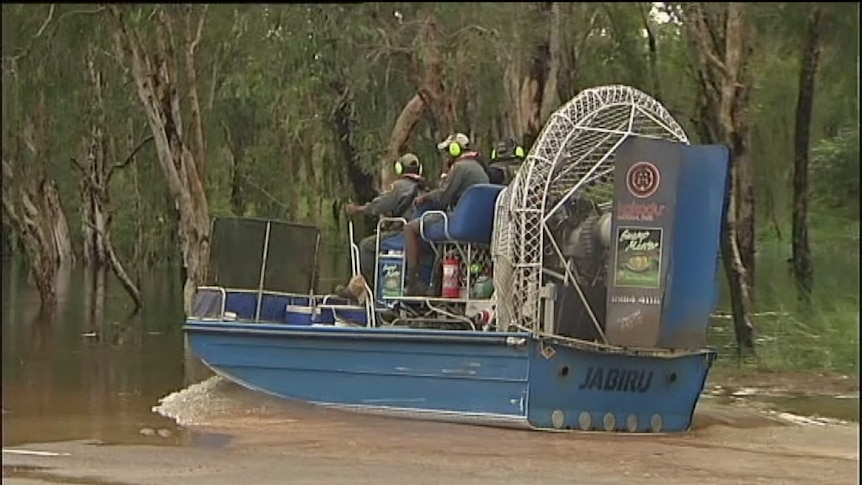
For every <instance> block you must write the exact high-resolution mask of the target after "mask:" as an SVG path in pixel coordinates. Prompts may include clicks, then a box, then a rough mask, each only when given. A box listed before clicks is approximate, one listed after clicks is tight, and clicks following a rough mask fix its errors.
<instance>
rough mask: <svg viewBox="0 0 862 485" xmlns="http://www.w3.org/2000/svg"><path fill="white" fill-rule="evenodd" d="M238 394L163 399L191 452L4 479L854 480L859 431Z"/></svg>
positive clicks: (135, 456)
mask: <svg viewBox="0 0 862 485" xmlns="http://www.w3.org/2000/svg"><path fill="white" fill-rule="evenodd" d="M232 392H234V391H232ZM237 392H238V391H237ZM243 392H245V391H243ZM237 395H238V394H235V395H234V396H232V397H231V398H230V399H233V400H234V401H235V399H236V397H237ZM242 396H243V399H246V400H247V402H245V403H242V402H240V403H237V402H234V401H229V400H228V398H227V397H224V398H220V399H221V400H219V399H215V400H214V399H213V397H212V394H211V393H210V396H209V398H208V399H207V400H205V401H204V400H200V399H197V400H196V399H195V398H191V397H189V396H185V397H184V398H183V399H175V400H174V401H170V400H168V401H167V402H165V403H163V404H162V405H161V408H162V409H161V410H160V412H163V413H167V414H172V415H173V417H174V418H175V419H177V421H179V422H180V423H183V422H186V423H188V422H197V424H195V425H192V426H186V427H185V428H186V429H192V430H193V431H192V432H191V434H190V435H189V438H188V439H186V440H185V446H158V445H114V444H106V443H98V442H87V441H76V442H60V443H51V444H28V445H20V446H15V447H10V448H13V449H14V450H29V451H43V452H51V453H56V454H57V455H48V456H36V455H24V454H15V453H9V452H8V450H6V449H4V453H3V475H4V479H3V483H13V484H14V483H19V484H22V485H25V484H34V483H96V484H99V483H124V484H125V483H127V484H150V483H152V484H163V483H183V484H191V485H195V484H207V485H210V484H213V485H215V484H231V485H235V484H237V483H248V484H321V483H325V484H342V483H344V484H372V483H373V484H402V483H409V484H455V483H457V484H497V483H530V484H559V483H578V484H585V485H590V484H640V483H662V484H671V485H673V484H679V485H682V484H686V485H689V484H693V483H697V484H755V483H770V484H771V483H776V484H797V483H798V484H855V483H859V479H858V477H859V451H858V450H859V447H858V442H859V426H858V425H857V424H852V425H849V424H822V423H820V424H806V425H800V424H789V423H787V422H785V421H782V420H780V419H778V418H776V417H771V416H768V415H766V414H764V413H763V412H761V411H755V410H750V409H744V408H740V407H734V406H729V405H725V404H719V403H717V402H714V401H712V400H710V399H704V400H702V404H701V405H700V406H699V408H698V413H697V418H696V424H695V427H694V430H693V431H692V432H690V433H687V434H684V435H665V436H656V435H652V436H650V435H606V434H600V433H547V432H536V431H520V430H507V429H497V428H488V427H480V426H467V425H455V424H443V423H433V422H423V421H412V420H403V419H395V418H385V417H379V416H368V415H359V414H354V413H348V412H343V411H336V410H329V409H321V408H316V407H310V406H303V405H295V404H289V405H287V404H283V403H281V402H274V401H273V400H271V399H269V398H266V397H261V396H260V395H256V394H253V393H247V394H243V395H242ZM241 408H242V409H243V410H242V411H240V409H241Z"/></svg>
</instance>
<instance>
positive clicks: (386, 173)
mask: <svg viewBox="0 0 862 485" xmlns="http://www.w3.org/2000/svg"><path fill="white" fill-rule="evenodd" d="M419 38H420V39H421V44H420V46H419V48H417V49H416V50H415V51H414V53H413V54H411V56H410V58H409V64H408V72H407V78H408V79H409V80H410V82H411V83H412V84H413V86H415V87H416V94H415V95H413V97H411V98H410V100H409V101H408V102H407V104H406V105H404V108H403V109H402V110H401V113H400V114H399V115H398V119H396V120H395V125H394V126H393V127H392V133H391V135H390V136H389V145H388V146H387V150H386V157H385V158H384V159H383V163H382V166H381V167H380V180H381V188H383V187H386V186H387V185H389V183H390V182H391V181H392V178H393V172H392V166H393V164H394V163H395V161H396V160H397V159H398V157H399V156H400V155H401V154H403V153H404V148H405V147H406V146H407V143H408V142H409V141H410V136H411V135H412V134H413V130H414V128H416V125H417V124H418V123H419V121H420V120H421V119H422V116H423V115H424V114H425V112H426V110H428V111H430V113H431V114H432V115H433V120H434V122H435V124H436V125H437V128H438V129H440V130H441V131H443V132H445V133H447V134H448V133H450V132H451V131H452V130H453V129H454V121H455V108H454V100H452V99H448V97H447V96H446V88H445V85H444V83H443V56H442V54H441V53H440V48H439V45H438V44H439V33H438V32H437V24H436V21H435V20H434V18H433V17H428V18H427V19H426V21H425V23H424V25H423V27H422V30H421V32H420V34H419Z"/></svg>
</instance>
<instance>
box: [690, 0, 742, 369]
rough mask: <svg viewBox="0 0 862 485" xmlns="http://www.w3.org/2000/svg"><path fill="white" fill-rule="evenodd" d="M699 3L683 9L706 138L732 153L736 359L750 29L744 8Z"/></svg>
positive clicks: (726, 254)
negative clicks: (718, 8) (705, 115)
mask: <svg viewBox="0 0 862 485" xmlns="http://www.w3.org/2000/svg"><path fill="white" fill-rule="evenodd" d="M711 7H712V5H710V6H705V5H704V4H703V3H689V4H685V5H683V6H682V10H681V11H682V14H683V16H684V17H685V18H684V21H683V23H684V25H685V27H686V29H687V31H688V35H689V38H690V40H691V41H692V44H693V49H694V53H695V60H694V62H695V66H694V67H695V70H696V72H697V77H698V79H699V81H700V83H701V86H700V88H701V96H702V99H703V102H704V105H703V108H704V111H705V112H707V113H710V116H709V118H708V124H707V125H708V126H704V127H703V128H704V130H703V131H704V132H705V133H704V134H705V135H708V136H710V138H711V139H710V140H708V141H709V142H717V141H720V142H722V143H724V144H726V145H727V146H728V147H729V149H730V152H731V159H732V162H731V168H730V184H729V185H730V187H729V194H728V200H727V203H726V212H725V219H726V220H725V231H724V238H723V241H722V260H723V263H724V267H725V273H726V274H727V278H728V284H729V286H730V297H731V306H732V313H733V317H734V319H733V320H734V327H735V330H736V339H737V344H738V351H739V353H740V355H742V352H743V351H744V350H748V351H751V352H752V353H753V352H754V326H753V324H752V322H751V311H752V295H751V288H752V287H753V281H754V280H753V278H752V276H751V273H752V271H753V266H754V189H753V167H752V166H751V159H750V158H749V155H748V142H749V126H748V119H747V116H748V113H747V107H748V102H749V90H750V83H749V72H748V62H749V59H750V56H751V46H750V39H749V36H750V33H749V30H750V26H749V25H748V22H747V20H746V18H745V12H744V9H745V8H746V7H745V5H743V4H740V3H727V4H723V9H724V10H726V15H722V14H721V13H720V12H717V11H716V9H714V8H711Z"/></svg>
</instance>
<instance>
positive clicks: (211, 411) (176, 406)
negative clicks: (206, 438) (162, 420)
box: [152, 376, 229, 426]
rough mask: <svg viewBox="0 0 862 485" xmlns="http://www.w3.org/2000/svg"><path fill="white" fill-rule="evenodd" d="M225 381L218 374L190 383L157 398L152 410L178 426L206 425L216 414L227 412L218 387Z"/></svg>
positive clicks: (221, 386) (224, 400)
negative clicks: (157, 400)
mask: <svg viewBox="0 0 862 485" xmlns="http://www.w3.org/2000/svg"><path fill="white" fill-rule="evenodd" d="M225 384H227V381H225V379H223V378H221V377H219V376H213V377H210V378H209V379H207V380H205V381H202V382H198V383H196V384H192V385H191V386H189V387H186V388H185V389H181V390H179V391H176V392H172V393H170V394H168V395H167V396H165V397H163V398H161V399H159V404H158V405H157V406H153V409H152V411H153V412H154V413H156V414H160V415H162V416H164V417H166V418H169V419H173V420H174V421H176V423H177V424H178V425H180V426H194V425H206V424H209V421H210V420H211V419H212V418H214V417H217V416H220V415H224V414H227V413H228V412H229V411H228V410H227V405H228V404H229V403H228V402H226V401H227V400H226V399H224V398H223V397H221V396H220V393H219V390H220V388H223V387H225Z"/></svg>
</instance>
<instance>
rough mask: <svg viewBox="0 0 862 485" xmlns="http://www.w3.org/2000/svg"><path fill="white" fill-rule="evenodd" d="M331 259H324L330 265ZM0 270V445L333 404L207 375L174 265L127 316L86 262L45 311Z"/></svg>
mask: <svg viewBox="0 0 862 485" xmlns="http://www.w3.org/2000/svg"><path fill="white" fill-rule="evenodd" d="M336 263H339V262H338V261H335V259H332V261H331V263H330V264H332V265H333V266H337V265H338V264H336ZM324 264H325V263H324ZM2 273H3V275H2V278H3V280H2V301H3V307H2V311H3V315H2V317H3V319H2V326H3V333H2V365H3V394H2V407H3V421H2V426H3V429H2V444H3V446H4V447H8V446H16V445H21V444H25V443H35V442H49V441H66V440H86V441H87V442H90V443H92V444H102V445H109V444H151V445H166V446H178V445H179V446H181V445H195V446H222V445H224V444H225V443H226V442H227V441H229V438H228V437H227V436H225V435H218V434H204V433H200V432H198V431H190V430H189V429H188V426H189V425H191V424H196V425H205V424H213V423H221V424H224V423H226V422H232V423H243V422H246V421H247V420H248V422H249V423H250V425H252V426H253V425H254V422H256V421H258V420H261V419H263V420H269V421H272V420H273V419H275V420H278V421H284V420H290V419H296V418H298V417H300V416H303V415H307V414H308V413H314V415H315V416H317V415H320V413H327V412H330V411H327V410H322V409H319V408H313V409H307V408H305V407H302V406H300V407H297V406H296V405H293V404H287V403H285V402H284V401H280V400H277V399H274V398H269V397H266V396H262V395H260V394H256V393H251V392H248V391H245V390H243V389H241V388H239V387H237V386H234V385H232V384H230V383H227V382H225V381H223V380H220V379H218V378H212V374H211V373H210V372H209V371H208V370H206V369H205V368H204V367H203V366H202V364H201V363H200V362H199V361H198V360H197V359H195V358H194V357H193V356H191V355H190V354H188V353H187V351H186V350H185V349H184V345H183V336H182V328H181V327H182V321H183V314H182V303H181V300H180V298H181V293H182V288H181V284H180V281H179V276H178V274H177V272H175V271H169V270H165V271H161V272H153V273H152V274H149V275H146V276H145V277H144V278H143V281H142V285H141V286H142V288H141V289H142V292H143V296H144V299H145V301H146V302H147V305H146V306H145V308H144V309H143V310H142V311H141V313H139V314H138V315H136V316H134V317H129V315H128V314H129V305H130V302H129V299H128V297H127V296H126V295H125V294H124V292H123V290H122V288H121V287H120V285H119V284H118V283H117V282H116V281H114V280H113V279H112V278H111V277H109V278H108V280H107V282H106V287H105V290H104V291H105V303H104V306H102V307H100V306H98V305H94V304H93V301H94V295H95V294H96V293H97V292H96V291H95V290H94V289H97V288H98V287H99V285H98V284H96V283H97V282H96V281H94V280H93V278H91V277H88V276H87V275H86V273H85V272H84V271H82V270H76V271H74V272H72V273H69V274H67V275H65V277H64V278H63V279H62V281H63V284H62V286H61V288H60V293H59V300H60V302H59V304H58V307H57V309H56V311H54V312H53V313H52V314H41V313H40V312H39V310H38V309H39V299H38V294H37V293H36V291H35V290H34V289H33V288H32V287H30V286H29V285H28V284H27V276H26V268H24V267H23V265H21V264H19V263H16V262H14V261H11V260H4V261H3V272H2ZM328 279H331V280H333V281H334V280H335V279H337V278H334V277H328ZM321 286H323V285H321ZM747 399H758V398H747ZM769 399H772V401H770V406H773V407H774V408H776V409H782V410H786V411H788V412H791V413H798V414H804V415H821V416H827V417H835V418H840V419H849V418H852V417H854V416H858V406H859V401H858V394H857V395H855V396H850V397H849V398H848V399H843V398H828V397H826V398H810V399H808V398H794V397H793V396H782V397H779V398H766V397H764V398H763V400H769ZM806 399H807V400H806Z"/></svg>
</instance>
